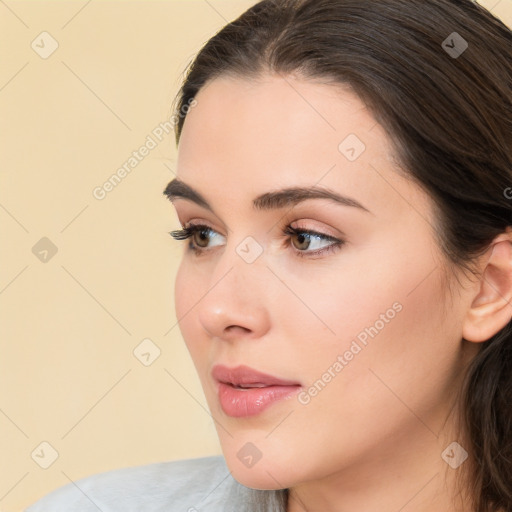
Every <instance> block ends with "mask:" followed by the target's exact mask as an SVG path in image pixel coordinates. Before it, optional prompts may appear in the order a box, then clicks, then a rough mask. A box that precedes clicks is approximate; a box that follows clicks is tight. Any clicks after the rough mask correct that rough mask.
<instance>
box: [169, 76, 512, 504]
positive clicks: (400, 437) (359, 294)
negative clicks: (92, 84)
mask: <svg viewBox="0 0 512 512" xmlns="http://www.w3.org/2000/svg"><path fill="white" fill-rule="evenodd" d="M196 100H197V102H198V103H197V106H195V107H194V108H192V109H191V110H190V112H189V113H188V116H187V118H186V121H185V124H184V129H183V132H182V136H181V140H180V145H179V152H178V163H177V169H178V177H179V178H180V179H181V180H183V181H184V182H186V183H187V184H189V185H190V186H192V187H193V188H194V189H196V190H197V191H198V192H200V194H201V195H202V196H203V197H204V198H205V199H206V200H207V201H208V202H209V203H210V204H211V206H212V208H213V210H214V212H215V213H212V212H210V211H208V210H207V209H205V208H203V207H201V206H199V205H197V204H195V203H194V202H192V201H190V200H188V199H183V198H179V199H175V200H174V202H173V204H174V206H175V208H176V213H177V216H178V218H179V220H180V223H181V225H182V226H184V225H187V224H188V223H202V224H207V225H208V226H209V227H210V228H211V229H212V230H213V233H210V234H211V237H210V242H209V244H210V245H209V246H207V250H209V251H210V252H207V253H204V254H202V255H201V256H196V255H195V254H194V253H193V251H191V250H187V248H186V246H187V245H188V243H189V241H188V240H187V241H185V242H181V243H183V244H184V246H185V252H184V254H183V258H182V261H181V263H180V266H179V270H178V273H177V277H176V284H175V307H176V314H177V318H178V319H179V326H180V329H181V332H182V335H183V338H184V340H185V342H186V344H187V347H188V349H189V351H190V354H191V357H192V359H193V361H194V364H195V366H196V369H197V372H198V374H199V377H200V379H201V383H202V386H203V389H204V393H205V396H206V399H207V402H208V405H209V408H210V411H211V414H212V416H213V418H214V419H215V422H216V427H217V431H218V435H219V439H220V442H221V446H222V450H223V453H224V456H225V458H226V462H227V464H228V467H229V469H230V471H231V472H232V475H233V477H234V478H235V479H237V480H238V481H239V482H240V483H242V484H244V485H246V486H248V487H253V488H258V489H280V488H289V489H290V499H289V502H288V510H289V511H291V512H297V511H304V510H307V511H309V512H313V511H315V512H316V511H320V510H321V511H322V512H329V511H337V512H340V511H355V510H357V511H359V512H369V511H372V512H373V511H375V510H380V511H382V512H387V511H389V512H391V511H393V512H396V511H398V510H404V511H405V510H411V511H412V510H414V511H420V512H422V511H436V512H440V511H454V510H463V507H464V506H465V505H464V504H459V503H458V502H457V503H456V504H453V503H452V495H453V494H454V481H453V479H454V476H455V475H456V474H457V470H454V469H452V468H450V467H449V466H448V464H447V463H446V462H445V461H444V460H443V459H442V458H441V453H442V452H443V450H444V449H445V448H446V447H447V446H448V445H449V444H450V443H451V442H453V441H459V442H460V444H463V439H462V437H461V436H460V435H459V434H457V433H456V432H455V431H454V420H455V414H454V405H455V398H456V397H455V390H456V389H457V388H458V385H459V384H460V379H461V376H462V374H463V369H464V367H465V365H466V364H467V363H468V362H469V361H470V360H471V359H472V357H474V355H475V354H476V353H477V351H478V349H479V348H480V346H481V345H480V344H479V342H480V341H484V340H485V339H488V338H489V337H490V336H492V335H493V334H494V333H495V332H497V331H498V330H499V329H501V328H502V327H503V326H504V325H505V324H506V323H508V321H509V320H510V318H511V316H512V311H511V309H512V308H511V307H510V305H509V301H510V299H511V297H512V284H511V283H512V270H511V262H512V253H511V244H510V233H508V232H507V233H506V234H503V235H500V237H497V238H496V239H495V241H494V242H493V244H492V246H490V248H489V250H488V251H487V252H486V253H485V254H484V255H483V256H482V257H481V259H479V260H478V262H477V263H478V268H479V270H480V271H481V276H479V277H478V278H474V277H473V278H471V279H470V278H469V277H467V276H465V275H462V274H461V275H459V281H460V283H459V282H458V281H455V280H453V282H452V286H451V288H452V291H453V295H450V292H449V289H448V287H447V282H446V280H445V279H443V275H444V274H443V269H445V265H447V262H446V260H445V257H444V255H443V254H442V252H441V250H440V248H439V246H438V243H437V241H436V238H435V236H434V232H433V228H432V225H433V219H434V210H433V203H432V201H431V199H430V197H429V196H428V195H427V194H426V193H425V192H424V191H423V190H422V189H421V188H420V187H419V186H418V185H416V184H414V183H413V182H411V181H409V180H407V179H406V178H405V177H404V176H403V175H401V174H400V173H399V172H397V169H396V164H395V163H394V161H393V158H392V154H393V152H392V147H391V145H390V141H389V139H388V136H387V133H386V132H385V130H384V129H383V128H382V127H381V126H380V125H379V124H377V123H376V121H375V119H374V118H373V117H372V115H371V113H370V112H369V111H368V110H367V109H366V108H365V106H364V104H363V103H361V101H360V100H359V98H358V97H357V96H356V95H355V94H354V93H353V92H351V91H350V90H348V89H347V88H345V87H340V86H338V87H334V86H333V85H329V84H326V83H321V82H320V81H311V80H305V79H301V78H300V77H297V76H290V75H288V76H286V77H283V76H275V75H265V76H264V77H262V78H260V79H258V80H251V81H249V80H246V79H242V78H237V77H227V76H225V77H220V78H217V79H215V80H213V81H212V82H210V83H209V84H208V85H207V86H206V87H204V88H203V89H201V91H200V92H199V93H198V95H197V96H196ZM349 134H356V135H357V136H358V137H359V139H360V140H362V141H364V144H365V145H366V149H365V151H364V152H363V153H362V154H361V155H360V156H359V157H358V158H357V159H356V160H355V161H352V162H351V161H349V160H348V159H347V158H346V157H345V156H344V154H342V153H341V152H340V150H339V149H338V146H339V144H340V142H342V141H343V140H344V139H345V137H347V135H349ZM312 185H320V186H323V187H325V188H328V189H331V190H334V191H336V192H338V193H340V194H344V195H347V196H350V197H352V198H354V199H356V200H357V201H359V202H360V203H362V204H363V205H364V206H365V207H366V208H367V209H368V210H370V212H365V211H362V210H359V209H356V208H353V207H348V206H343V205H338V204H336V203H333V202H329V201H328V200H325V199H314V200H309V201H306V202H304V203H301V204H299V205H296V206H295V207H293V208H290V207H284V208H281V209H278V210H269V211H255V210H253V208H252V199H253V198H254V197H255V196H257V195H259V194H262V193H265V192H269V191H273V190H278V189H280V188H284V187H289V186H312ZM288 224H291V225H292V226H293V227H298V226H300V228H302V229H312V230H315V231H319V232H321V233H325V234H327V235H331V236H333V237H337V238H339V239H342V240H344V241H345V244H344V245H343V246H342V247H341V248H340V249H338V250H337V251H334V252H330V253H326V254H323V255H319V256H315V257H308V256H307V254H306V257H304V258H300V257H299V256H297V255H296V253H297V252H300V251H301V250H302V251H303V252H306V253H307V251H309V252H312V251H315V250H317V249H321V248H322V247H326V246H328V245H330V243H331V242H329V241H328V240H327V241H325V240H320V241H318V240H317V241H314V239H313V241H312V242H311V246H310V247H309V248H308V246H307V243H304V242H303V241H300V240H298V238H297V237H296V236H295V237H294V236H289V235H283V233H282V229H283V227H284V226H286V225H288ZM247 236H251V237H253V238H254V239H255V240H256V241H257V242H258V244H259V245H260V246H261V249H262V251H263V252H262V254H261V255H260V256H259V257H258V258H257V259H256V260H255V261H254V262H253V263H247V262H246V261H244V259H242V258H241V257H240V256H239V254H238V253H237V252H236V248H237V246H239V244H240V243H241V242H242V241H243V240H244V239H245V238H246V237H247ZM198 240H199V243H200V242H201V240H200V239H199V238H198V237H196V238H195V241H196V244H197V243H198V242H197V241H198ZM286 240H289V243H288V244H286ZM206 243H208V242H206ZM203 246H204V242H203ZM452 275H453V274H452V273H448V274H447V278H451V277H450V276H452ZM396 303H398V304H400V306H401V310H400V311H399V312H397V313H396V314H395V315H394V318H392V319H391V320H389V321H388V322H387V323H385V326H384V327H383V328H382V329H381V330H379V332H378V334H377V335H376V336H375V337H373V338H369V339H368V342H367V345H366V346H363V348H362V350H360V351H359V352H358V353H357V355H356V356H354V357H353V359H352V360H351V361H350V362H349V363H348V364H347V365H346V366H345V367H344V368H343V369H342V371H341V372H339V373H338V374H336V377H334V378H332V379H331V381H330V382H329V383H328V384H327V385H326V386H325V387H324V388H323V389H322V390H321V392H319V393H318V394H317V395H316V396H314V397H311V400H310V401H309V403H307V404H302V403H300V402H299V401H298V400H297V398H296V397H292V398H291V399H287V400H282V401H280V402H277V403H274V404H273V405H272V406H271V407H269V408H267V409H266V410H265V411H264V412H262V413H261V414H259V415H257V416H252V417H249V418H232V417H229V416H227V415H226V414H224V412H223V411H222V409H221V407H220V404H219V401H218V398H217V394H216V390H215V383H214V381H213V379H212V378H211V375H210V372H211V368H212V366H213V365H214V364H224V365H227V366H237V365H239V364H246V365H248V366H250V367H252V368H255V369H258V370H260V371H262V372H265V373H269V374H271V375H275V376H277V377H280V378H283V379H289V380H293V381H299V382H300V383H301V384H302V386H303V389H304V390H307V389H309V387H310V386H312V385H313V384H314V383H315V381H318V379H320V378H322V375H323V374H325V372H326V371H327V369H328V368H330V367H332V365H333V363H334V362H335V361H336V360H337V357H338V355H343V354H344V353H345V352H346V350H348V349H349V348H350V346H351V343H352V342H353V340H354V339H356V337H357V335H358V334H359V333H361V331H364V329H365V328H369V327H370V326H373V325H374V324H375V323H376V321H377V320H378V319H379V318H380V315H381V314H384V315H385V314H386V311H388V310H389V309H390V308H391V309H392V305H393V304H396ZM462 337H465V338H466V339H467V340H469V341H463V340H462ZM248 442H250V443H253V444H254V445H255V446H256V447H257V448H258V450H259V451H260V452H261V454H262V457H261V459H260V460H259V461H258V462H257V463H256V464H255V465H253V466H252V467H250V468H248V467H246V466H245V465H244V464H243V463H242V461H241V460H239V458H238V457H237V452H238V451H239V450H240V449H241V448H242V447H243V446H244V445H245V444H246V443H248ZM470 460H471V457H470V458H469V459H468V461H467V462H465V463H469V461H470ZM461 499H462V500H464V499H465V494H464V493H463V494H462V496H461ZM465 510H469V509H468V508H465Z"/></svg>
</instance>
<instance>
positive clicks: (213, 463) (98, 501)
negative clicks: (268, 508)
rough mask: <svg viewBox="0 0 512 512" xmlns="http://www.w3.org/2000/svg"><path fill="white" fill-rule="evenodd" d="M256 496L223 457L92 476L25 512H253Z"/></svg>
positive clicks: (59, 490)
mask: <svg viewBox="0 0 512 512" xmlns="http://www.w3.org/2000/svg"><path fill="white" fill-rule="evenodd" d="M254 492H256V491H254V490H252V489H249V488H247V487H244V486H243V485H241V484H240V483H238V482H237V481H236V480H234V478H233V477H232V476H231V474H230V472H229V469H228V468H227V466H226V463H225V461H224V457H222V456H220V455H219V456H212V457H201V458H197V459H186V460H178V461H171V462H159V463H155V464H148V465H144V466H136V467H128V468H122V469H115V470H111V471H107V472H104V473H99V474H96V475H92V476H88V477H86V478H83V479H81V480H77V481H76V482H70V483H69V484H66V485H64V486H63V487H60V488H59V489H57V490H55V491H53V492H51V493H50V494H48V495H46V496H44V497H43V498H42V499H40V500H39V501H37V502H36V503H34V504H33V505H31V506H30V507H28V508H27V509H26V510H25V512H68V511H70V510H73V511H74V512H98V510H101V511H102V512H113V511H123V512H130V511H141V510H143V511H145V512H153V511H154V512H156V511H161V510H166V511H169V512H172V511H174V510H176V511H180V512H201V511H203V510H204V511H208V512H215V511H217V510H218V511H221V510H222V511H225V510H233V511H235V510H237V511H240V510H248V509H247V503H248V502H251V501H252V500H253V494H254ZM260 492H261V491H260Z"/></svg>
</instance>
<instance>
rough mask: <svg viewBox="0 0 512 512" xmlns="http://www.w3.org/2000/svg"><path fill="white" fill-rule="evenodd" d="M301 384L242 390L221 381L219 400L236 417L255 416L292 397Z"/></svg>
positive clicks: (227, 411) (229, 413) (224, 409)
mask: <svg viewBox="0 0 512 512" xmlns="http://www.w3.org/2000/svg"><path fill="white" fill-rule="evenodd" d="M300 388H301V386H298V385H297V386H268V387H265V388H249V389H245V390H240V389H237V388H234V387H233V386H230V385H229V384H224V383H223V382H220V383H219V400H220V406H221V407H222V410H223V411H224V412H225V413H226V414H227V415H228V416H232V417H235V418H243V417H247V416H255V415H256V414H259V413H260V412H262V411H264V410H265V409H266V408H267V407H269V406H270V405H272V404H273V403H275V402H278V401H279V400H284V399H286V398H290V397H291V395H293V394H296V393H297V392H298V391H299V389H300Z"/></svg>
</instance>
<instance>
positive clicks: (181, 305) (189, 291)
mask: <svg viewBox="0 0 512 512" xmlns="http://www.w3.org/2000/svg"><path fill="white" fill-rule="evenodd" d="M186 258H187V256H184V257H183V259H182V261H181V263H180V266H179V268H178V272H177V274H176V279H175V285H174V308H175V312H176V319H177V321H178V323H179V327H180V331H181V334H182V337H183V339H184V341H185V343H186V345H187V348H188V350H189V351H190V353H191V355H192V356H193V358H194V355H195V353H196V352H197V347H196V346H195V345H197V344H198V343H199V341H200V338H199V337H198V335H197V334H198V333H197V332H195V331H197V329H198V323H197V311H196V310H195V308H196V307H197V306H198V303H199V302H200V300H201V298H202V297H203V296H204V294H205V292H206V288H205V289H203V287H202V286H201V283H202V281H201V278H200V277H199V276H198V273H197V272H194V271H193V270H192V269H191V268H190V265H189V263H188V262H187V259H186ZM203 338H204V335H203ZM194 362H195V358H194Z"/></svg>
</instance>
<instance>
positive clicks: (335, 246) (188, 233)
mask: <svg viewBox="0 0 512 512" xmlns="http://www.w3.org/2000/svg"><path fill="white" fill-rule="evenodd" d="M200 231H212V232H214V233H216V231H215V230H214V229H212V228H210V227H209V226H206V225H205V224H190V225H189V226H187V227H185V228H183V229H178V230H175V231H170V232H169V234H170V235H171V236H172V237H173V238H174V239H175V240H186V239H187V238H191V237H192V236H193V235H194V234H195V233H197V232H200ZM301 234H306V235H309V236H316V237H319V238H321V239H323V240H326V241H331V242H333V243H332V244H331V245H328V246H327V247H324V248H323V249H319V250H317V251H299V250H297V249H294V250H293V252H294V253H295V254H296V255H297V256H299V257H300V258H308V257H311V256H319V255H324V254H328V253H331V252H335V251H337V250H339V249H341V247H342V246H343V245H344V244H345V241H344V240H339V239H337V238H334V237H332V236H330V235H326V234H324V233H319V232H317V231H312V230H310V229H301V228H293V227H291V226H290V225H287V226H285V228H284V229H283V235H288V236H297V235H301ZM290 245H291V243H290V239H289V238H288V239H287V241H286V247H289V246H290ZM188 250H192V251H194V254H195V255H196V256H201V255H203V254H204V253H206V252H208V251H209V250H211V249H204V248H198V247H196V246H195V245H194V244H193V243H192V240H190V242H189V244H188Z"/></svg>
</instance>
